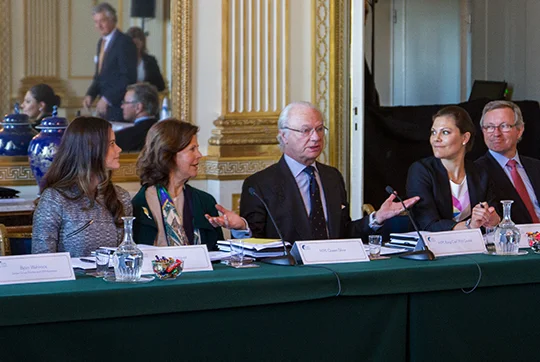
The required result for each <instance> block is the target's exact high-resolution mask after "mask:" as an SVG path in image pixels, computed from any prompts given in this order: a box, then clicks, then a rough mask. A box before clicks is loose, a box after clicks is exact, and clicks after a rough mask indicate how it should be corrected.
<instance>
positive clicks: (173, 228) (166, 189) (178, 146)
mask: <svg viewBox="0 0 540 362" xmlns="http://www.w3.org/2000/svg"><path fill="white" fill-rule="evenodd" d="M198 131H199V128H198V127H197V126H194V125H192V124H190V123H187V122H182V121H179V120H176V119H172V118H169V119H165V120H163V121H160V122H158V123H156V124H155V125H153V126H152V128H150V130H149V131H148V135H147V136H146V144H145V145H144V147H143V149H142V151H141V153H140V155H139V158H138V160H137V174H138V175H139V177H140V178H141V184H142V187H141V189H140V190H139V192H138V193H137V194H136V195H135V196H134V197H133V200H132V202H133V216H135V217H136V219H135V221H134V224H133V238H134V240H135V242H136V243H137V244H150V245H156V246H176V245H191V244H198V243H202V244H206V245H207V247H208V250H215V249H216V243H217V241H218V240H223V231H222V230H221V228H220V227H214V226H212V225H211V223H210V221H209V219H212V218H214V217H218V216H219V214H218V210H219V211H222V212H223V213H224V216H222V218H225V220H226V224H227V226H228V228H230V229H237V230H245V229H247V222H246V221H245V220H244V219H242V218H241V217H239V216H238V215H237V214H235V213H234V212H231V211H228V210H225V209H224V208H223V207H222V206H220V205H216V200H215V199H214V197H213V196H212V195H210V194H208V193H206V192H204V191H201V190H198V189H196V188H195V187H192V186H190V185H189V184H187V182H188V181H189V179H191V178H194V177H196V176H197V172H198V165H199V160H200V159H201V157H202V155H201V153H200V152H199V144H198V142H197V132H198Z"/></svg>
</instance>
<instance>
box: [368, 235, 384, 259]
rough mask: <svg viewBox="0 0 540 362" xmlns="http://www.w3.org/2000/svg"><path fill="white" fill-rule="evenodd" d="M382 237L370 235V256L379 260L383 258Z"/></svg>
mask: <svg viewBox="0 0 540 362" xmlns="http://www.w3.org/2000/svg"><path fill="white" fill-rule="evenodd" d="M381 246H382V236H381V235H370V236H369V256H370V257H371V258H373V259H377V258H378V257H379V256H381Z"/></svg>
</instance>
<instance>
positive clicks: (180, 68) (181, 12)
mask: <svg viewBox="0 0 540 362" xmlns="http://www.w3.org/2000/svg"><path fill="white" fill-rule="evenodd" d="M192 1H193V0H170V7H171V33H172V54H171V62H172V74H171V77H172V87H171V88H172V89H171V104H172V110H173V115H174V117H176V118H179V119H182V120H186V121H188V122H189V121H191V103H190V96H189V95H190V89H191V61H190V60H191V9H192ZM0 10H1V11H2V13H3V14H9V13H10V0H0ZM10 42H11V26H10V17H9V16H7V17H5V18H4V19H3V21H2V22H1V23H0V44H4V45H5V44H7V45H8V46H5V48H6V49H11V46H9V44H10ZM10 54H11V52H9V51H6V52H3V53H2V54H0V104H2V105H3V107H4V109H2V111H3V114H5V113H7V112H8V111H9V104H10V94H11V87H10V84H11V80H10V75H11V57H10ZM137 156H138V155H137V154H122V155H121V156H120V169H119V170H117V171H115V173H114V175H113V181H115V182H133V181H138V180H139V178H138V177H137V174H136V172H135V162H136V161H137ZM35 184H36V180H35V179H34V177H33V175H32V172H31V170H30V165H29V164H28V159H27V158H26V157H24V156H20V157H8V156H5V157H0V186H22V185H35Z"/></svg>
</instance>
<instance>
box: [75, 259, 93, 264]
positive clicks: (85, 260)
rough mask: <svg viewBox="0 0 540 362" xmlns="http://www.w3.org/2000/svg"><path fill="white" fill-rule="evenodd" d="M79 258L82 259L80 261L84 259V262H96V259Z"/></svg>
mask: <svg viewBox="0 0 540 362" xmlns="http://www.w3.org/2000/svg"><path fill="white" fill-rule="evenodd" d="M79 260H80V261H83V262H85V263H92V264H93V263H95V262H96V261H95V260H92V259H85V258H80V259H79Z"/></svg>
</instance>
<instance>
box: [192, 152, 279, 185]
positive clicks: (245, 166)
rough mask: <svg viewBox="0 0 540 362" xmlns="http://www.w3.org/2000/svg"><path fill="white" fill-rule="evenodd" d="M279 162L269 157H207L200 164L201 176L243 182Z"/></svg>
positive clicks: (209, 178)
mask: <svg viewBox="0 0 540 362" xmlns="http://www.w3.org/2000/svg"><path fill="white" fill-rule="evenodd" d="M278 160H279V156H277V157H276V156H268V157H219V158H216V157H210V156H209V157H206V158H204V159H203V160H202V161H203V162H200V163H199V176H197V178H203V179H207V180H223V181H224V180H243V179H245V178H246V177H248V176H250V175H252V174H254V173H255V172H259V171H261V170H264V169H265V168H267V167H268V166H271V165H273V164H274V163H276V162H277V161H278Z"/></svg>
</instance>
